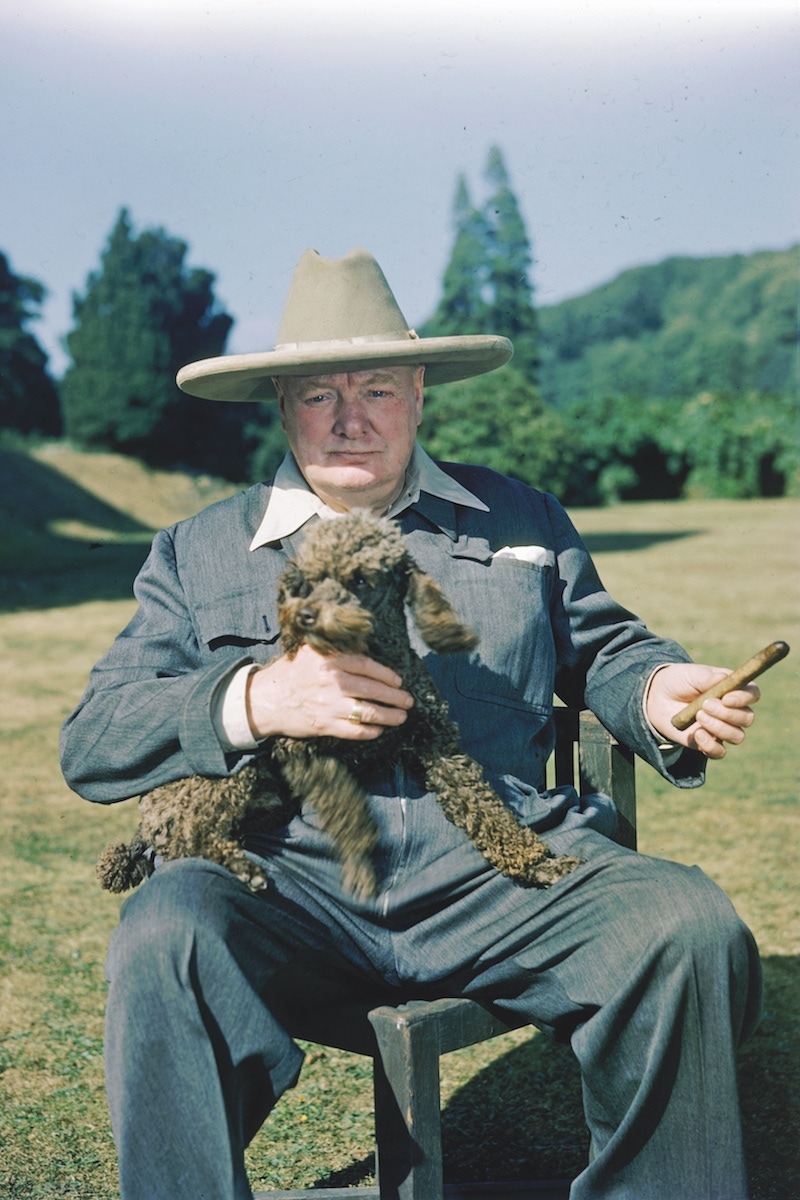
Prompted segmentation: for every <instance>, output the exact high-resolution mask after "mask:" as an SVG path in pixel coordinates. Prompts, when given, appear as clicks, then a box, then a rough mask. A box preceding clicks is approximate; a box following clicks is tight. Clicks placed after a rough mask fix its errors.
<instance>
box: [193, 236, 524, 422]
mask: <svg viewBox="0 0 800 1200" xmlns="http://www.w3.org/2000/svg"><path fill="white" fill-rule="evenodd" d="M513 353H514V348H513V346H512V345H511V342H510V341H509V340H508V338H504V337H495V336H493V335H489V334H473V335H465V336H463V337H431V338H421V337H418V335H417V334H416V333H415V331H414V330H413V329H409V327H408V324H407V322H406V320H405V318H404V316H403V314H402V313H401V311H400V308H399V307H398V304H397V301H396V300H395V298H394V296H393V295H392V290H391V288H390V287H389V284H388V283H387V282H386V277H385V275H384V274H383V271H382V270H381V268H380V267H379V265H378V263H377V262H376V260H375V259H374V258H373V256H372V255H371V254H369V253H368V251H366V250H351V251H350V252H349V253H348V254H346V255H345V256H344V258H323V257H322V255H320V254H318V253H317V251H316V250H306V251H305V253H304V254H303V255H302V257H301V258H300V261H299V262H298V264H297V267H296V268H295V273H294V277H293V279H292V282H291V285H290V288H289V295H288V297H287V299H286V308H285V310H284V313H283V319H282V321H281V325H280V329H279V330H278V341H277V344H276V346H275V349H274V350H265V351H263V352H261V353H256V354H225V355H222V356H221V357H219V358H204V359H201V360H200V361H199V362H194V363H189V364H188V366H185V367H182V368H181V369H180V371H179V372H178V376H177V379H178V386H179V387H180V388H181V389H182V390H183V391H184V392H188V393H189V394H190V395H192V396H200V397H202V398H203V399H206V400H270V399H274V398H275V388H274V386H273V384H272V377H273V376H275V375H331V374H336V373H338V372H341V371H345V370H354V371H364V370H369V369H371V368H373V367H386V366H413V365H416V364H420V363H422V364H424V366H425V383H426V384H437V383H452V382H453V380H456V379H467V378H469V377H470V376H471V375H482V374H484V373H485V372H486V371H494V370H495V368H497V367H502V365H503V363H506V362H508V360H509V359H510V358H511V355H512V354H513Z"/></svg>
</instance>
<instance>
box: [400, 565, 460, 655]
mask: <svg viewBox="0 0 800 1200" xmlns="http://www.w3.org/2000/svg"><path fill="white" fill-rule="evenodd" d="M407 600H408V604H409V607H410V609H411V613H412V615H413V617H414V621H415V622H416V625H417V628H418V629H419V631H420V633H421V634H422V637H423V639H424V640H425V643H426V644H427V645H428V646H430V648H431V650H438V652H439V653H440V654H453V653H454V652H455V651H456V650H471V649H472V647H473V646H475V645H477V643H478V635H477V634H476V633H475V630H474V629H471V628H470V627H469V625H465V624H464V623H463V621H462V620H461V618H460V617H459V615H458V613H457V612H456V611H455V609H454V608H453V606H452V604H451V603H450V601H449V600H448V599H447V597H446V596H445V594H444V592H443V591H442V589H441V588H440V587H439V585H438V583H435V582H434V581H433V580H432V579H431V577H430V575H425V574H423V572H422V571H416V570H415V571H412V572H411V574H410V576H409V580H408V593H407Z"/></svg>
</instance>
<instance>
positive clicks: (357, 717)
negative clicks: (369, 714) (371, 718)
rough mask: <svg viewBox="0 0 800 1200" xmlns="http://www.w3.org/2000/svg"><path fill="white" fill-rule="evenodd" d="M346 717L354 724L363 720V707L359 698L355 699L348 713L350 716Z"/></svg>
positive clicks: (358, 723)
mask: <svg viewBox="0 0 800 1200" xmlns="http://www.w3.org/2000/svg"><path fill="white" fill-rule="evenodd" d="M347 719H348V721H352V722H353V724H354V725H360V724H361V722H362V721H363V720H364V709H363V707H362V705H361V701H360V700H356V702H355V704H354V705H353V711H352V712H351V713H350V716H349V717H348V718H347Z"/></svg>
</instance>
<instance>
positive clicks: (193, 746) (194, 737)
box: [180, 658, 253, 775]
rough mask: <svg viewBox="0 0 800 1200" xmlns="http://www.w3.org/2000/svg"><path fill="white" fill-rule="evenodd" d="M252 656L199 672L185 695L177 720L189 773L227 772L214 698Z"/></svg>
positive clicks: (223, 773) (228, 768)
mask: <svg viewBox="0 0 800 1200" xmlns="http://www.w3.org/2000/svg"><path fill="white" fill-rule="evenodd" d="M252 661H253V660H252V659H250V658H247V659H239V661H238V662H233V663H231V662H227V663H220V665H219V667H218V668H217V669H216V670H210V671H206V672H201V674H200V676H199V678H198V679H197V682H196V684H195V686H194V687H193V688H192V689H191V691H190V692H189V693H188V695H187V696H186V699H185V702H184V705H183V713H182V716H181V722H180V743H181V747H182V748H183V751H184V753H185V755H186V760H187V762H188V764H189V767H190V772H191V773H192V774H195V775H228V774H229V772H230V767H229V764H228V759H227V758H226V755H230V751H229V750H226V749H225V745H224V742H223V741H220V737H219V733H218V731H217V726H216V724H215V721H214V712H215V704H216V697H217V696H218V695H220V696H221V695H222V694H223V691H224V688H225V685H226V684H227V683H228V682H229V681H230V680H231V678H232V677H233V675H235V674H237V673H238V671H239V670H240V669H241V668H242V667H244V666H247V667H249V666H251V665H252Z"/></svg>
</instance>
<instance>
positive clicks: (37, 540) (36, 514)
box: [0, 448, 153, 612]
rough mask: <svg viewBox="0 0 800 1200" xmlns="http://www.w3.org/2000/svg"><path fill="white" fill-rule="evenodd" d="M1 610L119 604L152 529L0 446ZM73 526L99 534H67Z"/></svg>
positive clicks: (32, 460)
mask: <svg viewBox="0 0 800 1200" xmlns="http://www.w3.org/2000/svg"><path fill="white" fill-rule="evenodd" d="M0 520H2V523H3V543H2V550H1V551H0V611H2V612H10V611H15V610H20V609H43V608H54V607H59V606H61V605H66V604H77V603H80V602H81V601H84V600H116V599H123V598H125V597H128V596H130V595H131V585H132V582H133V579H134V576H135V575H136V573H137V571H138V570H139V567H140V566H141V565H142V563H143V562H144V559H145V557H146V555H147V552H148V547H149V543H150V539H151V537H152V533H153V531H152V530H150V529H148V527H147V526H146V525H144V524H142V523H141V522H140V521H137V520H135V519H134V518H132V517H129V516H128V515H127V514H126V513H123V512H120V511H119V509H116V508H114V506H113V505H111V504H106V503H105V502H104V501H103V500H99V499H98V498H97V497H96V496H93V495H92V494H91V493H90V492H88V491H86V489H85V488H82V487H80V486H79V485H78V484H76V483H73V481H72V480H70V479H67V478H66V477H65V476H64V475H62V474H61V473H60V472H59V471H57V470H55V469H54V468H52V467H49V466H47V465H46V464H44V463H41V462H39V461H37V460H36V459H35V458H32V457H31V456H30V455H27V454H24V453H21V452H19V451H15V450H9V449H5V448H0ZM56 521H65V522H66V521H68V522H72V523H75V524H77V525H79V526H85V527H87V528H88V529H90V530H92V531H97V536H96V537H94V538H90V537H89V536H87V537H85V538H81V537H66V536H64V535H62V534H59V533H57V532H54V531H53V530H52V528H51V526H52V525H53V523H54V522H56Z"/></svg>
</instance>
